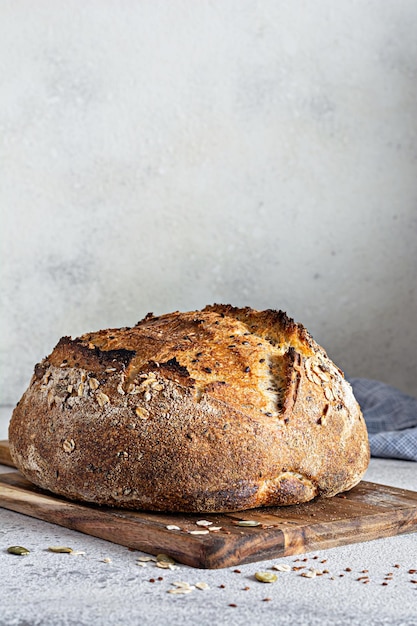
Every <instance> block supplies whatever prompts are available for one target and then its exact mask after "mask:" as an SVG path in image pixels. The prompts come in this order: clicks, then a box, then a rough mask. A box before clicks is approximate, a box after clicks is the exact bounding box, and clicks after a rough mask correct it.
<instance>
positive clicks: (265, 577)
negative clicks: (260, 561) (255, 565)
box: [255, 572, 278, 583]
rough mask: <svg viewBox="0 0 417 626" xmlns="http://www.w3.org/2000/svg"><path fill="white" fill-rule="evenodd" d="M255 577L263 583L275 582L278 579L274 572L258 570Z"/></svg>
mask: <svg viewBox="0 0 417 626" xmlns="http://www.w3.org/2000/svg"><path fill="white" fill-rule="evenodd" d="M255 578H256V580H259V582H261V583H274V582H275V581H276V580H278V576H277V575H276V574H273V573H272V572H256V574H255Z"/></svg>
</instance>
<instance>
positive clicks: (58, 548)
mask: <svg viewBox="0 0 417 626" xmlns="http://www.w3.org/2000/svg"><path fill="white" fill-rule="evenodd" d="M48 550H49V552H56V553H59V554H70V553H71V552H72V551H73V550H72V548H67V547H66V546H49V548H48Z"/></svg>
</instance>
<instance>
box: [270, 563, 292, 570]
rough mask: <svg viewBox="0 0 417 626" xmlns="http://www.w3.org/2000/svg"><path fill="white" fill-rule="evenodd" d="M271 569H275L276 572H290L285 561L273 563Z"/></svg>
mask: <svg viewBox="0 0 417 626" xmlns="http://www.w3.org/2000/svg"><path fill="white" fill-rule="evenodd" d="M271 569H275V570H277V571H278V572H290V571H291V567H290V566H289V565H287V563H277V564H276V565H273V566H272V568H271Z"/></svg>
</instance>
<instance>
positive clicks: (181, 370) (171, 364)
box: [159, 356, 190, 378]
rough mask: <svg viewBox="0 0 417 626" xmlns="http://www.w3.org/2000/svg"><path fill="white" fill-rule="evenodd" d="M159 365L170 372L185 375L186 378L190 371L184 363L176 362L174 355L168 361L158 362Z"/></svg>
mask: <svg viewBox="0 0 417 626" xmlns="http://www.w3.org/2000/svg"><path fill="white" fill-rule="evenodd" d="M159 367H163V368H165V369H167V370H169V371H171V372H174V373H175V374H180V375H181V376H185V377H186V378H189V377H190V372H189V371H188V370H187V368H186V367H185V366H184V365H181V364H180V363H178V361H177V359H176V357H175V356H174V358H173V359H169V361H166V362H165V363H160V364H159Z"/></svg>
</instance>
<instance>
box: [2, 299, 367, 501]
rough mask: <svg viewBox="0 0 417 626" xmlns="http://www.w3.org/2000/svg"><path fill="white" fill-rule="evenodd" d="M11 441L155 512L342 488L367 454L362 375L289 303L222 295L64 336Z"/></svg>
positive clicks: (21, 463)
mask: <svg viewBox="0 0 417 626" xmlns="http://www.w3.org/2000/svg"><path fill="white" fill-rule="evenodd" d="M9 441H10V452H11V455H12V458H13V460H14V462H15V463H16V465H17V466H18V468H19V469H20V470H21V471H22V472H23V474H24V475H25V476H26V477H27V478H28V479H29V480H31V481H32V482H33V483H35V484H36V485H38V486H39V487H42V488H44V489H48V490H50V491H52V492H54V493H56V494H60V495H63V496H66V497H67V498H71V499H74V500H82V501H88V502H94V503H97V504H104V505H111V506H117V507H126V508H131V509H145V510H153V511H194V512H200V513H204V512H215V511H218V512H220V511H234V510H241V509H250V508H254V507H259V506H273V505H290V504H297V503H301V502H307V501H308V500H311V499H313V498H315V497H316V496H323V497H330V496H334V495H335V494H337V493H339V492H341V491H345V490H347V489H350V488H351V487H353V486H354V485H356V484H357V483H358V482H359V481H360V479H361V478H362V476H363V474H364V472H365V470H366V468H367V465H368V462H369V445H368V437H367V431H366V426H365V422H364V420H363V417H362V415H361V411H360V409H359V406H358V404H357V402H356V400H355V398H354V396H353V394H352V390H351V387H350V385H349V383H348V382H347V381H346V380H345V379H344V376H343V374H342V372H341V371H340V370H339V369H338V368H337V367H336V366H335V365H334V364H333V363H332V361H330V359H329V358H328V357H327V355H326V353H325V351H324V350H323V348H321V347H320V346H319V345H318V344H317V343H316V342H315V341H314V340H313V338H312V337H311V336H310V334H309V333H308V332H307V330H306V329H305V328H304V327H303V326H302V325H301V324H296V323H295V322H294V321H293V320H292V319H290V318H289V317H287V315H286V314H285V313H283V312H282V311H273V310H267V311H256V310H254V309H251V308H249V307H247V308H242V309H240V308H235V307H232V306H229V305H217V304H215V305H213V306H207V307H206V308H205V309H203V310H202V311H191V312H188V313H180V312H175V313H169V314H167V315H161V316H159V317H154V316H153V315H152V314H148V315H147V316H146V317H145V318H144V319H143V320H142V321H140V322H139V323H138V324H137V325H136V326H134V327H132V328H120V329H111V330H101V331H98V332H93V333H89V334H86V335H83V336H82V337H79V338H77V339H71V338H69V337H63V338H62V339H61V340H60V341H59V343H58V345H57V346H56V348H55V349H54V350H53V352H52V354H51V355H50V356H49V357H47V358H45V359H44V360H43V361H42V362H41V363H39V364H38V365H36V367H35V373H34V375H33V377H32V380H31V383H30V386H29V388H28V390H27V391H26V392H25V393H24V395H23V397H22V399H21V400H20V402H19V403H18V405H17V407H16V408H15V410H14V413H13V416H12V419H11V422H10V428H9Z"/></svg>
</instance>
